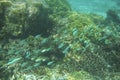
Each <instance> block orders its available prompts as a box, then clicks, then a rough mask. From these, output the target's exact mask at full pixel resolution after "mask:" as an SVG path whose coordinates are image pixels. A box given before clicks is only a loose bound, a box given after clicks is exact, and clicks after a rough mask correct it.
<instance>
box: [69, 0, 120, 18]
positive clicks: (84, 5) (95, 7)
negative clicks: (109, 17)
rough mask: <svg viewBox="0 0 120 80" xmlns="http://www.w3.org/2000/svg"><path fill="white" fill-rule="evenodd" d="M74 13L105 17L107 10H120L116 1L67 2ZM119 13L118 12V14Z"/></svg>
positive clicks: (84, 0)
mask: <svg viewBox="0 0 120 80" xmlns="http://www.w3.org/2000/svg"><path fill="white" fill-rule="evenodd" d="M68 1H69V3H70V4H71V6H72V9H73V10H74V11H78V12H83V13H95V14H98V15H102V16H106V11H107V10H108V9H114V10H120V6H119V4H118V3H120V1H119V0H118V1H117V0H104V1H102V0H68ZM119 13H120V12H119Z"/></svg>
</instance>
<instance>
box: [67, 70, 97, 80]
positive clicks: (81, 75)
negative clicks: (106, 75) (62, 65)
mask: <svg viewBox="0 0 120 80" xmlns="http://www.w3.org/2000/svg"><path fill="white" fill-rule="evenodd" d="M68 80H96V79H94V77H93V76H92V75H90V74H89V73H88V72H86V71H78V72H73V73H71V74H70V75H69V77H68Z"/></svg>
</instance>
